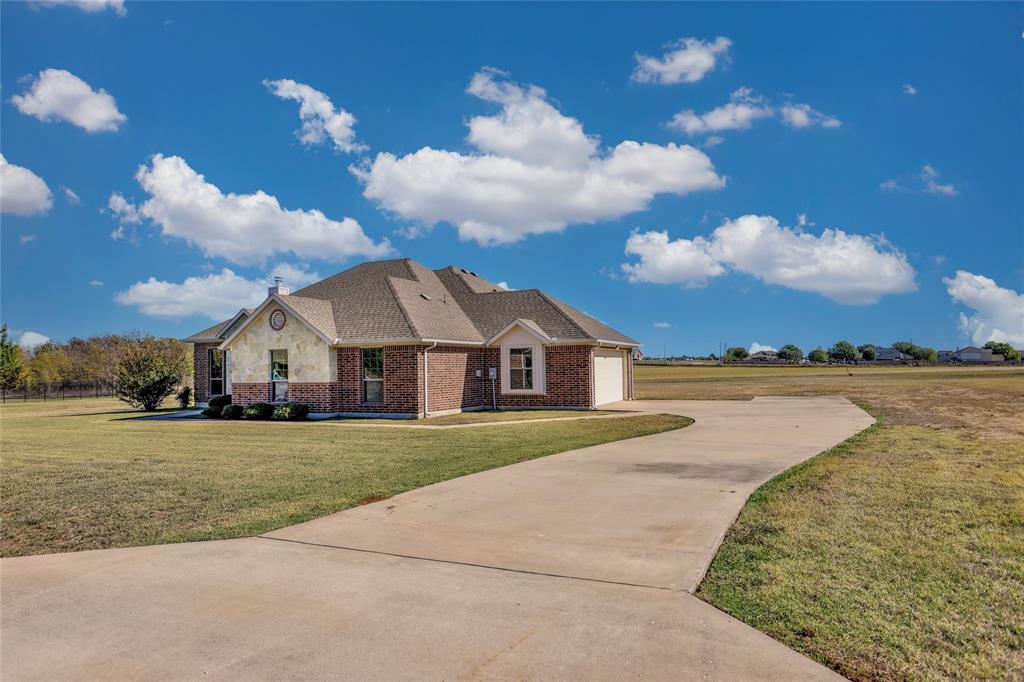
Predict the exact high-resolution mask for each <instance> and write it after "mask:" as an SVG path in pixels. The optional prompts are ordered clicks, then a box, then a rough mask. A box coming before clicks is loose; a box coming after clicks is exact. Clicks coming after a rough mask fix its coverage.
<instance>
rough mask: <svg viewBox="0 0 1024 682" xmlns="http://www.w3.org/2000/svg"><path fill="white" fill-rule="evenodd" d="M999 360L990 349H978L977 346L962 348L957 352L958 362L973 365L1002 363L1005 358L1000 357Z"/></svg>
mask: <svg viewBox="0 0 1024 682" xmlns="http://www.w3.org/2000/svg"><path fill="white" fill-rule="evenodd" d="M998 357H999V360H996V359H995V358H994V357H992V351H991V350H989V349H988V348H978V347H977V346H967V347H965V348H961V349H960V350H958V351H957V352H956V359H957V361H958V362H973V363H989V362H1002V360H1003V356H1002V355H999V356H998Z"/></svg>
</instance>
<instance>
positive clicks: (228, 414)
mask: <svg viewBox="0 0 1024 682" xmlns="http://www.w3.org/2000/svg"><path fill="white" fill-rule="evenodd" d="M220 416H221V418H222V419H241V418H242V406H241V405H225V406H224V407H222V408H220Z"/></svg>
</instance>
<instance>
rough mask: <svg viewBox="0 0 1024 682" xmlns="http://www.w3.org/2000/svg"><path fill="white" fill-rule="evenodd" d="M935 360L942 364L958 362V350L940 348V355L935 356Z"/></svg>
mask: <svg viewBox="0 0 1024 682" xmlns="http://www.w3.org/2000/svg"><path fill="white" fill-rule="evenodd" d="M935 362H937V363H939V364H940V365H941V364H943V363H950V362H956V351H952V350H940V351H939V352H938V357H936V358H935Z"/></svg>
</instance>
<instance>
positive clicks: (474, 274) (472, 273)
mask: <svg viewBox="0 0 1024 682" xmlns="http://www.w3.org/2000/svg"><path fill="white" fill-rule="evenodd" d="M469 274H471V275H473V276H474V277H479V275H477V274H476V273H475V272H470V273H469Z"/></svg>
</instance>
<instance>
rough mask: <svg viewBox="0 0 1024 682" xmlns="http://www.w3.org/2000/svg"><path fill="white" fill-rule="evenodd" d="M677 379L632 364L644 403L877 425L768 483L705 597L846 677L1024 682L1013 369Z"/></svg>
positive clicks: (746, 371) (1020, 398)
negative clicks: (832, 411)
mask: <svg viewBox="0 0 1024 682" xmlns="http://www.w3.org/2000/svg"><path fill="white" fill-rule="evenodd" d="M688 369H689V368H680V367H665V368H657V367H643V368H638V369H637V373H636V376H637V392H638V393H639V395H640V397H642V398H644V397H648V398H650V397H659V398H668V397H679V398H741V399H746V398H751V397H753V396H756V395H829V394H831V395H846V396H848V397H850V398H851V399H854V400H856V401H858V402H859V403H861V404H862V405H865V406H866V407H867V408H868V409H870V410H871V411H872V412H874V413H875V414H876V415H877V416H878V417H879V418H880V421H879V423H878V424H876V425H875V426H873V427H872V428H870V429H868V430H867V431H865V432H863V433H861V434H859V435H857V436H855V437H854V438H852V439H850V440H849V441H847V442H846V443H844V444H842V445H841V446H839V447H837V448H835V449H834V450H832V451H830V452H828V453H824V454H822V455H819V456H818V457H816V458H814V459H812V460H810V461H808V462H806V463H804V464H802V465H800V466H797V467H795V468H794V469H791V470H790V471H788V472H786V473H784V474H782V475H781V476H779V477H777V478H775V479H774V480H772V481H770V482H769V483H767V484H765V485H764V486H762V487H761V488H760V489H759V490H758V491H757V492H756V493H755V494H754V495H753V496H752V497H751V499H750V501H749V502H748V504H747V505H746V506H745V507H744V509H743V511H742V512H741V513H740V516H739V518H738V519H737V521H736V523H735V524H734V525H733V527H732V528H731V529H730V531H729V532H728V534H727V536H726V538H725V541H724V543H723V545H722V547H721V549H720V550H719V552H718V554H717V556H716V557H715V559H714V562H713V563H712V565H711V568H710V570H709V572H708V575H707V577H706V578H705V580H704V582H703V583H702V584H701V586H700V588H699V590H698V596H699V597H701V598H702V599H704V600H706V601H708V602H710V603H712V604H714V605H715V606H717V607H719V608H721V609H723V610H724V611H726V612H728V613H730V614H732V615H734V616H736V617H737V618H739V619H740V620H743V621H744V622H747V623H749V624H750V625H753V626H754V627H756V628H758V629H760V630H762V631H764V632H766V633H767V634H769V635H771V636H772V637H774V638H776V639H778V640H780V641H782V642H784V643H785V644H787V645H789V646H791V647H793V648H794V649H796V650H798V651H801V652H803V653H805V654H807V655H808V656H810V657H812V658H815V659H816V660H819V661H821V662H822V663H825V664H826V665H828V666H830V667H832V668H833V669H835V670H837V671H839V672H840V673H842V674H844V675H846V676H847V677H850V678H852V679H857V680H943V679H965V680H967V679H970V680H974V679H1024V418H1022V413H1021V405H1024V371H1022V370H1020V369H981V368H979V369H973V368H972V369H961V370H945V369H938V370H936V369H927V368H922V369H914V368H903V369H895V368H886V370H887V371H885V372H866V371H865V372H862V371H858V370H857V369H854V370H853V371H852V374H847V373H845V372H844V373H838V372H835V373H830V374H821V373H807V374H801V373H799V370H796V371H795V372H794V371H788V372H787V371H785V370H781V371H780V370H761V369H759V368H737V369H736V370H735V371H733V370H731V368H724V369H721V368H718V369H716V370H714V371H717V372H719V373H718V374H716V375H713V376H710V377H709V376H708V371H709V370H708V368H694V373H693V374H688V373H687V370H688ZM751 370H753V372H751Z"/></svg>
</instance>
